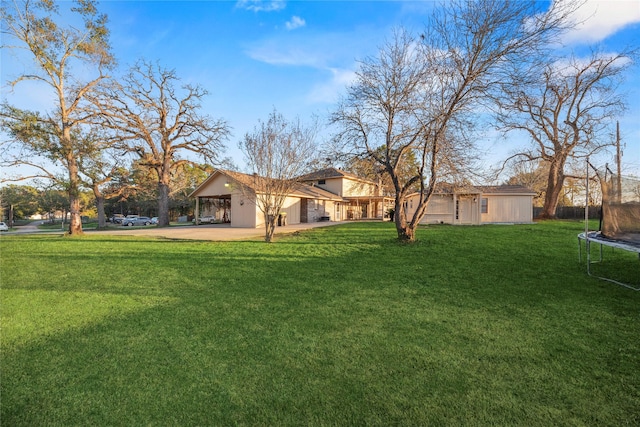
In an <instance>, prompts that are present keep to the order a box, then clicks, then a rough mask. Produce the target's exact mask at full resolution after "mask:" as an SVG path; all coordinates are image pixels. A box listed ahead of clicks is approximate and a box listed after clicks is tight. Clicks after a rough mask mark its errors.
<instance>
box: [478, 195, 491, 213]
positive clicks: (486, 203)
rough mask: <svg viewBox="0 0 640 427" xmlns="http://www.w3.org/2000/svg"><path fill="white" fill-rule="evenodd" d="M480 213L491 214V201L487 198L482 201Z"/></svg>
mask: <svg viewBox="0 0 640 427" xmlns="http://www.w3.org/2000/svg"><path fill="white" fill-rule="evenodd" d="M480 213H489V199H487V198H486V197H483V198H482V200H481V201H480Z"/></svg>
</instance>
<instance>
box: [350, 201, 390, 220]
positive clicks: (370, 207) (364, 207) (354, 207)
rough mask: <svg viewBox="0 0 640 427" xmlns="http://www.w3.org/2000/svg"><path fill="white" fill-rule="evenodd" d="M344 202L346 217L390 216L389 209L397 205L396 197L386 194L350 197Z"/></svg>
mask: <svg viewBox="0 0 640 427" xmlns="http://www.w3.org/2000/svg"><path fill="white" fill-rule="evenodd" d="M346 199H347V203H346V204H344V211H345V219H347V220H358V219H380V220H383V219H385V218H388V217H389V214H388V212H389V210H390V209H393V207H394V206H395V199H394V198H392V197H386V196H357V197H348V198H346Z"/></svg>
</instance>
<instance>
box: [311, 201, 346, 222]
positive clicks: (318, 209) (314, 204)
mask: <svg viewBox="0 0 640 427" xmlns="http://www.w3.org/2000/svg"><path fill="white" fill-rule="evenodd" d="M321 217H329V218H330V219H331V220H332V221H340V217H341V210H340V204H339V203H336V202H333V201H330V200H318V199H307V222H318V221H320V218H321Z"/></svg>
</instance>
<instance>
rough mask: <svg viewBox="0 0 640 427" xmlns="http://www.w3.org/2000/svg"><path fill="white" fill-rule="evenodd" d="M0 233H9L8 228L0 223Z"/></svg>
mask: <svg viewBox="0 0 640 427" xmlns="http://www.w3.org/2000/svg"><path fill="white" fill-rule="evenodd" d="M0 231H9V226H8V225H7V224H5V223H4V222H0Z"/></svg>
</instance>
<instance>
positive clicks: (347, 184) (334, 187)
mask: <svg viewBox="0 0 640 427" xmlns="http://www.w3.org/2000/svg"><path fill="white" fill-rule="evenodd" d="M324 181H325V183H324V184H320V183H317V184H316V185H317V186H318V187H320V188H323V189H325V190H327V191H330V192H332V193H333V194H337V195H338V196H342V197H358V196H375V195H376V186H375V185H374V184H369V183H365V182H362V181H357V180H353V179H349V178H346V177H342V176H341V177H337V178H327V179H325V180H324Z"/></svg>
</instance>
